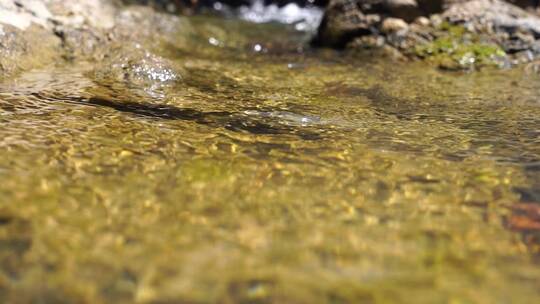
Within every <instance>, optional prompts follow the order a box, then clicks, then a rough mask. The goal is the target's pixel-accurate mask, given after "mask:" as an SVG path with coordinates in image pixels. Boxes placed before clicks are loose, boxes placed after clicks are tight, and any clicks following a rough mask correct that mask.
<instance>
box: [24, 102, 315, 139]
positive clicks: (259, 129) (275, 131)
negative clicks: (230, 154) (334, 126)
mask: <svg viewBox="0 0 540 304" xmlns="http://www.w3.org/2000/svg"><path fill="white" fill-rule="evenodd" d="M32 95H34V96H36V97H38V98H42V96H40V95H39V94H32ZM64 101H66V100H64ZM69 102H71V103H76V104H84V105H90V106H99V107H106V108H110V109H114V110H116V111H118V112H123V113H130V114H134V115H138V116H142V117H146V118H153V119H165V120H184V121H193V122H196V123H198V124H202V125H207V126H211V127H216V128H225V129H227V130H231V131H235V132H247V133H250V134H254V135H294V136H299V137H300V138H302V139H304V140H318V139H321V137H322V136H321V134H319V133H318V132H315V131H311V130H300V129H298V128H295V127H294V126H287V125H284V124H280V123H279V122H278V121H276V122H274V121H265V120H267V119H265V118H263V117H257V116H255V117H253V116H250V115H246V114H243V113H241V112H240V113H239V112H227V111H214V112H203V111H199V110H196V109H190V108H179V107H175V106H171V105H164V104H149V103H144V102H132V101H115V100H109V99H105V98H100V97H91V98H80V97H75V98H73V97H71V98H70V100H69ZM246 110H248V109H246Z"/></svg>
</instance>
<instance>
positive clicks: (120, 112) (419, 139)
mask: <svg viewBox="0 0 540 304" xmlns="http://www.w3.org/2000/svg"><path fill="white" fill-rule="evenodd" d="M192 22H193V23H194V24H198V23H201V22H207V23H208V25H207V26H206V27H205V28H200V29H199V31H200V32H199V34H197V35H193V36H190V35H191V34H190V35H188V36H187V37H186V36H185V35H180V34H179V41H181V42H178V43H171V42H170V39H167V40H166V41H165V42H163V41H161V42H163V43H162V44H159V43H160V41H158V43H156V44H159V45H161V46H162V48H159V47H156V49H152V51H153V52H155V53H156V54H157V55H159V56H163V57H164V58H166V59H167V60H170V61H174V64H175V65H179V66H182V69H181V72H182V73H184V74H183V75H182V81H179V82H178V83H175V85H172V86H163V87H160V88H159V90H153V88H152V90H145V89H148V87H144V85H148V84H147V83H146V82H144V83H142V84H141V86H132V85H130V83H126V82H125V81H123V80H122V81H118V80H117V81H114V79H117V78H118V77H116V76H114V75H112V76H114V77H112V76H111V77H110V79H108V78H107V75H100V76H99V78H96V76H95V75H96V73H87V70H88V66H78V65H72V66H58V67H56V68H54V69H49V70H45V71H32V72H29V73H25V74H23V75H21V77H19V78H17V79H13V80H12V81H4V82H3V83H2V84H0V86H1V90H0V92H2V93H1V95H0V121H1V122H2V128H0V154H1V156H2V157H0V180H1V181H2V182H1V183H0V297H2V300H3V301H4V302H6V303H10V302H14V303H32V302H45V303H56V302H66V303H133V302H135V303H310V304H311V303H402V302H404V301H409V300H410V301H414V302H415V303H498V302H500V303H508V302H513V303H514V302H515V303H520V302H523V303H526V302H536V300H537V299H540V294H539V293H538V291H539V288H538V282H539V280H540V271H539V270H538V267H537V266H538V265H537V262H535V260H534V251H532V250H531V249H528V248H527V247H526V246H525V244H524V242H523V240H522V238H521V235H520V234H518V233H514V232H512V231H510V230H508V229H507V227H506V225H505V219H506V218H507V217H508V216H509V214H510V210H509V209H508V206H509V205H511V204H513V203H515V202H518V201H520V200H521V199H522V198H521V197H520V193H519V192H518V191H516V189H525V190H526V191H529V192H531V193H537V192H538V190H539V187H538V185H539V181H540V177H539V176H538V171H537V169H536V171H535V169H534V168H536V167H535V164H537V162H538V159H539V158H540V148H539V147H540V144H539V142H538V138H539V134H538V125H539V124H540V121H539V117H540V108H539V107H538V104H537V101H536V100H537V92H538V89H540V87H539V85H538V81H537V78H535V77H531V76H530V75H526V74H523V73H522V72H521V71H519V70H513V71H490V73H485V72H482V71H480V72H478V73H474V74H464V75H456V74H445V73H442V72H440V71H437V70H434V69H429V68H426V67H425V66H423V65H421V64H396V63H393V62H384V61H377V60H375V59H373V58H370V60H358V58H356V57H350V58H349V57H343V54H340V53H330V52H325V53H316V52H313V53H310V52H299V51H298V45H297V43H293V42H291V43H289V42H287V43H283V41H295V40H296V39H297V38H298V39H301V38H302V37H303V35H302V34H299V33H295V32H292V31H290V30H289V29H287V28H279V27H276V26H274V25H271V26H265V25H252V24H247V23H244V22H236V21H232V20H226V21H223V20H215V19H202V18H200V19H194V20H193V21H192ZM217 29H223V30H217ZM225 29H234V30H228V31H227V30H225ZM218 33H219V35H220V36H219V37H217V34H218ZM297 35H298V36H297ZM211 37H214V38H216V39H219V40H220V41H224V43H225V44H224V45H226V46H227V47H222V46H220V45H215V43H214V44H212V43H210V42H209V39H210V38H211ZM157 38H158V37H156V39H157ZM169 38H170V37H169ZM185 41H190V42H191V43H184V42H185ZM228 41H230V42H229V43H227V42H228ZM256 44H261V45H264V46H265V48H266V49H267V51H265V52H256V51H255V50H254V49H253V46H254V45H256ZM98 68H101V67H100V66H98ZM179 71H180V70H179ZM115 75H116V74H115ZM507 79H513V81H514V82H513V83H511V82H509V81H506V80H507ZM495 83H496V84H497V85H496V86H494V85H493V84H495ZM150 87H152V86H150ZM92 98H93V99H92Z"/></svg>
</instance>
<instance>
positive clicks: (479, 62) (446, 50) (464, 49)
mask: <svg viewBox="0 0 540 304" xmlns="http://www.w3.org/2000/svg"><path fill="white" fill-rule="evenodd" d="M436 37H437V38H436V39H434V40H433V41H431V42H429V43H426V44H422V45H417V46H416V47H415V49H414V51H413V52H414V55H415V56H417V57H420V58H423V59H426V60H428V61H431V62H434V63H435V64H437V65H438V66H439V67H440V68H443V69H450V70H463V69H476V68H481V67H486V66H493V67H499V66H501V65H502V64H503V63H504V62H505V61H506V58H507V55H506V53H505V52H504V50H503V49H502V48H501V47H499V46H497V45H496V44H494V43H490V42H485V41H483V40H482V37H480V35H478V34H475V33H472V32H469V31H468V30H467V29H466V28H464V27H462V26H456V25H451V24H448V23H443V24H442V25H441V26H440V28H439V31H438V32H437V35H436Z"/></svg>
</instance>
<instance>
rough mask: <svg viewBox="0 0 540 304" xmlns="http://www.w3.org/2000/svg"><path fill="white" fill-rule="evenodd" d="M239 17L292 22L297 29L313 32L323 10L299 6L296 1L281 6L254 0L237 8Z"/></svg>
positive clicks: (253, 19) (250, 19)
mask: <svg viewBox="0 0 540 304" xmlns="http://www.w3.org/2000/svg"><path fill="white" fill-rule="evenodd" d="M238 12H239V17H240V18H242V19H244V20H247V21H251V22H255V23H268V22H279V23H284V24H294V27H295V29H296V30H298V31H306V32H313V31H315V30H316V29H317V27H318V26H319V24H320V22H321V20H322V17H323V11H322V10H321V9H320V8H318V7H316V6H306V7H301V6H299V5H298V4H296V3H289V4H287V5H285V6H283V7H279V6H277V5H276V4H271V5H265V4H264V1H263V0H254V1H252V2H251V5H249V6H242V7H240V9H239V11H238Z"/></svg>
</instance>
